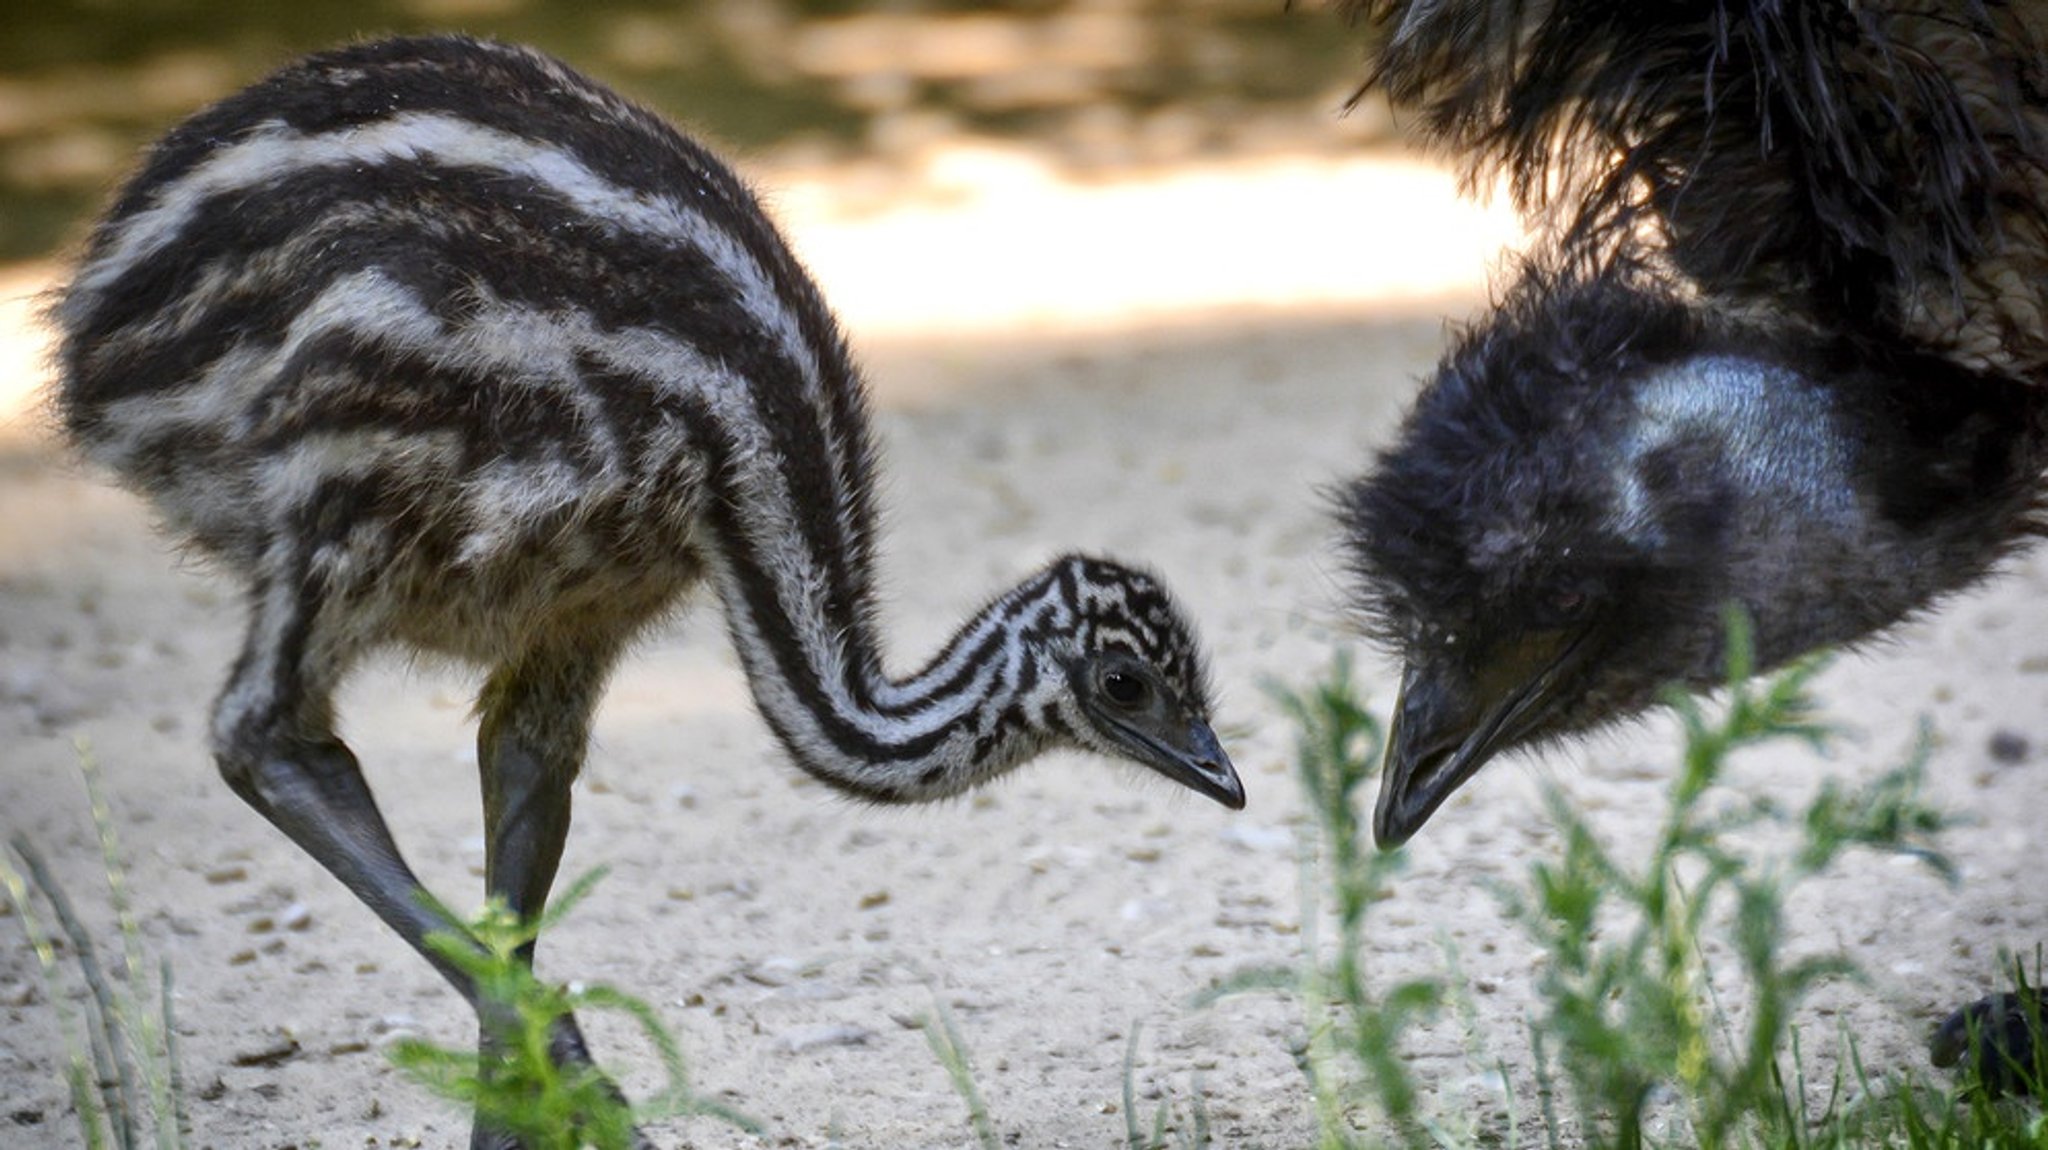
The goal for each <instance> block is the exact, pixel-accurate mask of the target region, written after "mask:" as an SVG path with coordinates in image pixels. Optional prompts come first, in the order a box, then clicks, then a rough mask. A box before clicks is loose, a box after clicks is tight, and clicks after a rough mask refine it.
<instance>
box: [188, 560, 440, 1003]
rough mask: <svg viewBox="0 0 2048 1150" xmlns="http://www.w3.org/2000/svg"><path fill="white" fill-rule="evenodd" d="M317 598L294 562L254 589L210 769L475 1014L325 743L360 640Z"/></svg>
mask: <svg viewBox="0 0 2048 1150" xmlns="http://www.w3.org/2000/svg"><path fill="white" fill-rule="evenodd" d="M325 591H326V588H325V584H324V582H323V581H321V580H320V579H318V578H317V577H309V576H308V574H307V564H305V563H304V562H302V561H296V559H295V560H294V561H286V562H280V563H277V564H274V565H272V567H271V573H270V574H268V575H265V576H262V577H259V578H257V579H256V580H255V582H254V585H253V587H252V588H251V593H250V597H249V598H250V612H249V614H250V617H249V634H248V637H247V639H246V641H245V643H244V646H243V649H242V653H241V656H240V657H239V658H238V659H237V660H236V662H235V667H234V670H233V672H232V673H231V674H230V675H229V678H228V684H227V687H226V689H225V690H223V691H222V692H221V697H220V702H219V704H218V705H217V706H216V707H215V710H214V725H213V744H214V759H215V762H216V764H217V765H218V767H219V769H220V773H221V777H222V778H223V779H225V780H226V782H227V784H228V786H229V788H231V789H232V790H233V791H234V792H235V793H236V794H237V795H240V796H241V797H242V800H243V801H244V802H246V803H248V804H249V805H250V806H251V807H254V808H255V809H256V811H257V812H258V813H259V814H261V815H262V816H263V817H264V818H266V819H269V820H270V822H271V824H272V825H274V826H276V827H277V829H278V830H280V831H283V832H284V834H285V837H286V838H289V839H290V840H292V842H293V843H295V844H297V846H298V847H299V849H300V850H303V851H305V852H306V853H307V854H309V855H311V856H312V857H313V859H314V861H316V862H318V863H319V864H320V865H321V866H323V867H325V868H327V871H328V873H330V874H332V875H333V876H334V877H335V878H338V879H340V880H341V883H342V885H343V886H346V887H347V888H348V889H349V890H350V892H352V893H353V894H354V895H355V896H356V898H358V899H360V900H361V901H362V903H363V905H365V906H367V907H369V908H370V909H371V910H372V911H374V912H375V913H376V915H377V917H378V918H381V919H383V920H384V923H385V925H387V926H389V927H390V928H391V929H392V930H394V931H397V932H398V936H399V937H400V938H402V939H404V940H405V941H406V942H407V943H408V944H409V945H411V946H412V948H413V949H414V950H417V951H419V952H420V954H422V955H423V956H425V957H426V959H427V961H428V962H430V963H432V964H433V966H434V968H435V969H436V970H438V971H440V972H441V976H442V977H443V978H446V979H447V980H448V982H449V983H450V984H451V985H453V986H454V987H455V989H456V990H457V991H459V992H461V994H462V996H463V997H464V998H467V999H469V1000H470V1002H471V1004H472V1005H474V1004H475V1001H476V988H475V986H474V985H473V984H472V983H471V980H470V978H469V976H468V975H466V974H464V973H462V971H460V970H459V969H457V968H456V967H454V966H452V965H450V964H449V963H448V961H447V960H446V959H444V958H442V957H440V956H438V955H436V954H434V953H433V952H432V951H431V950H429V949H428V948H427V946H426V937H427V935H428V934H429V933H432V932H435V931H441V930H446V929H448V924H447V923H446V922H444V921H443V920H442V919H441V917H440V916H439V915H437V914H436V913H434V912H433V911H432V910H430V909H428V906H427V904H426V903H425V902H423V901H422V898H421V896H422V894H423V893H424V890H423V888H422V887H421V886H420V881H419V879H418V878H417V877H416V876H415V875H414V874H413V872H412V868H411V867H409V866H407V865H406V862H405V858H404V856H402V855H401V854H400V853H399V850H398V844H397V843H396V842H395V841H393V839H392V837H391V830H390V828H389V827H388V826H387V825H386V824H385V822H384V815H383V812H381V811H379V810H378V809H377V801H376V799H375V798H374V797H373V796H372V795H371V794H370V787H369V784H368V782H366V781H365V780H364V778H363V772H362V767H361V765H360V764H359V763H358V762H357V761H356V757H355V754H354V753H353V752H351V751H350V750H349V749H348V747H347V746H346V745H344V744H343V743H342V741H341V740H340V739H339V738H338V737H336V736H335V734H334V720H333V692H334V687H335V683H336V679H337V678H338V676H339V675H340V673H341V671H342V670H343V669H345V668H346V666H347V665H348V664H349V663H350V662H352V661H353V658H354V656H355V654H356V653H357V651H356V648H357V647H359V646H360V644H358V643H352V642H350V640H349V637H350V636H351V635H359V634H363V633H365V631H366V630H367V628H365V627H362V626H357V627H353V628H352V627H349V626H347V625H342V626H336V625H335V623H334V621H333V620H332V619H331V618H330V617H329V614H328V612H326V611H324V610H323V607H324V606H325V602H324V600H325V599H326V598H327V596H326V594H325ZM350 622H355V623H358V624H367V623H369V622H371V620H352V621H350Z"/></svg>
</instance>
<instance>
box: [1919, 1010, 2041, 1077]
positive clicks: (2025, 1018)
mask: <svg viewBox="0 0 2048 1150" xmlns="http://www.w3.org/2000/svg"><path fill="white" fill-rule="evenodd" d="M1928 1053H1929V1054H1930V1055H1931V1056H1932V1058H1933V1060H1934V1064H1935V1065H1936V1066H1940V1067H1950V1066H1957V1065H1960V1066H1962V1067H1963V1069H1964V1072H1965V1073H1967V1074H1969V1075H1970V1076H1971V1077H1973V1078H1974V1079H1975V1080H1976V1081H1978V1082H1980V1083H1982V1084H1983V1086H1984V1091H1985V1093H1987V1094H1989V1095H1990V1096H1991V1097H1993V1098H1997V1097H1999V1096H2001V1095H2005V1094H2027V1093H2033V1094H2037V1095H2041V1096H2044V1097H2048V997H2044V996H2043V994H2042V992H2041V989H2040V988H2039V987H2033V988H2029V989H2024V990H2021V991H2017V992H2010V993H2005V994H1991V995H1986V996H1985V997H1983V998H1980V999H1978V1000H1977V1001H1975V1002H1973V1003H1971V1004H1970V1005H1968V1006H1965V1007H1963V1008H1962V1009H1961V1010H1958V1011H1956V1012H1955V1013H1954V1014H1951V1015H1949V1016H1948V1018H1947V1019H1945V1020H1943V1022H1942V1024H1941V1026H1940V1027H1938V1028H1936V1030H1935V1032H1934V1038H1933V1039H1932V1040H1931V1041H1930V1042H1929V1043H1928Z"/></svg>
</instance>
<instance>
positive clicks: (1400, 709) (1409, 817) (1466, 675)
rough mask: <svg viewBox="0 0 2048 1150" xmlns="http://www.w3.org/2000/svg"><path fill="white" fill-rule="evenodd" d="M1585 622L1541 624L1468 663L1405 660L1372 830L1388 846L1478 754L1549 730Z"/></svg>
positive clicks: (1577, 659) (1478, 761)
mask: <svg viewBox="0 0 2048 1150" xmlns="http://www.w3.org/2000/svg"><path fill="white" fill-rule="evenodd" d="M1591 636H1592V631H1591V630H1590V629H1582V630H1570V631H1543V632H1535V633H1532V634H1529V635H1526V636H1523V637H1521V638H1519V639H1517V640H1514V641H1512V642H1510V643H1506V644H1502V645H1500V646H1499V647H1498V648H1495V649H1491V650H1482V651H1477V652H1475V653H1474V655H1475V657H1474V658H1472V659H1471V660H1470V661H1469V662H1467V661H1463V660H1457V659H1440V660H1438V661H1436V662H1434V663H1427V664H1424V663H1414V662H1411V663H1409V665H1408V667H1407V670H1406V671H1405V672H1404V673H1403V674H1402V676H1401V694H1400V697H1399V698H1398V699H1396V700H1395V702H1394V722H1393V727H1392V729H1391V730H1390V731H1389V732H1388V734H1387V758H1386V765H1385V766H1384V767H1383V768H1382V769H1381V777H1380V797H1379V802H1378V803H1377V804H1376V805H1375V806H1374V808H1373V817H1372V831H1373V837H1374V839H1376V840H1377V841H1378V843H1379V846H1380V849H1381V850H1391V849H1392V848H1394V847H1397V846H1400V845H1401V844H1402V843H1404V842H1407V841H1408V840H1409V839H1410V838H1412V837H1414V835H1415V832H1417V831H1419V830H1421V829H1422V824H1424V823H1426V822H1428V821H1429V816H1430V815H1432V814H1435V813H1436V809H1437V808H1438V807H1440V806H1442V805H1443V803H1444V800H1445V799H1448V798H1450V797H1451V795H1452V793H1453V792H1455V791H1456V790H1457V789H1458V788H1459V787H1461V786H1463V785H1465V782H1466V780H1468V779H1470V778H1471V777H1472V776H1473V775H1474V774H1475V773H1477V772H1478V770H1479V768H1480V767H1482V766H1485V765H1486V763H1487V761H1488V760H1490V759H1492V758H1493V756H1495V755H1497V754H1499V753H1500V752H1502V751H1504V750H1507V749H1508V748H1510V747H1513V746H1516V745H1518V744H1520V743H1522V742H1525V741H1527V740H1528V739H1529V738H1530V737H1531V736H1532V735H1536V734H1540V733H1542V732H1544V731H1546V730H1551V729H1555V728H1554V725H1553V723H1552V719H1553V718H1554V717H1555V716H1556V715H1557V713H1558V711H1559V710H1560V707H1561V705H1562V704H1563V703H1564V701H1565V698H1566V696H1565V691H1566V690H1567V688H1568V685H1569V684H1570V682H1571V681H1572V680H1573V679H1575V678H1576V675H1575V672H1576V671H1577V670H1578V668H1579V667H1580V666H1581V665H1583V664H1584V662H1585V661H1586V658H1587V656H1588V655H1589V654H1590V653H1591V652H1592V650H1593V649H1594V647H1595V644H1593V643H1591V642H1589V641H1588V640H1589V639H1590V638H1591Z"/></svg>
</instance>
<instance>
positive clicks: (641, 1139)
mask: <svg viewBox="0 0 2048 1150" xmlns="http://www.w3.org/2000/svg"><path fill="white" fill-rule="evenodd" d="M478 1018H479V1020H480V1028H479V1033H478V1036H477V1064H478V1067H479V1072H480V1074H481V1076H482V1077H483V1078H484V1079H485V1080H486V1081H488V1080H490V1078H491V1077H492V1074H493V1070H494V1068H497V1067H501V1066H502V1065H503V1064H504V1063H505V1061H506V1057H507V1051H506V1048H507V1046H508V1044H510V1043H512V1042H516V1041H517V1040H518V1037H519V1033H520V1022H519V1019H518V1018H517V1017H516V1015H515V1014H513V1013H511V1012H510V1011H509V1010H508V1009H507V1008H504V1007H503V1006H501V1005H499V1004H495V1003H491V1002H488V1001H486V1002H483V1003H480V1004H479V1006H478ZM548 1061H549V1062H551V1063H553V1064H554V1066H555V1067H556V1070H557V1072H558V1073H559V1074H560V1075H561V1076H562V1078H563V1079H565V1080H574V1079H582V1078H586V1077H595V1078H596V1079H597V1081H598V1083H599V1085H600V1087H601V1088H602V1089H603V1091H604V1093H605V1096H606V1097H607V1098H608V1099H609V1100H610V1101H611V1102H612V1103H613V1104H614V1105H615V1106H616V1107H617V1109H618V1110H620V1111H624V1110H628V1109H630V1104H629V1103H628V1102H627V1101H626V1095H625V1092H624V1091H622V1090H620V1089H619V1086H618V1084H617V1083H616V1082H613V1081H612V1079H611V1077H610V1076H609V1075H607V1074H605V1073H604V1072H603V1071H601V1070H599V1069H598V1068H597V1061H596V1060H595V1059H593V1058H592V1057H591V1055H590V1044H589V1043H588V1042H587V1041H586V1040H585V1039H584V1037H583V1029H582V1027H580V1026H578V1025H577V1024H576V1016H575V1015H573V1014H565V1015H562V1016H561V1017H559V1018H557V1019H555V1020H554V1023H553V1025H552V1026H551V1027H550V1028H549V1031H548ZM532 1085H533V1084H532V1083H530V1082H520V1083H515V1084H509V1085H503V1086H501V1087H500V1089H506V1090H519V1089H527V1088H530V1087H531V1086H532ZM570 1122H571V1124H572V1126H573V1127H574V1128H575V1131H576V1132H577V1133H580V1134H584V1135H586V1138H585V1141H591V1139H590V1138H588V1137H587V1136H588V1134H589V1133H590V1131H589V1130H587V1129H586V1128H585V1127H586V1123H587V1116H586V1115H583V1114H578V1115H575V1116H573V1117H572V1118H571V1119H570ZM632 1133H633V1142H632V1146H633V1150H655V1145H654V1143H653V1142H652V1141H651V1140H649V1139H648V1137H647V1135H645V1134H643V1133H641V1131H640V1130H639V1128H638V1127H637V1126H636V1127H635V1128H634V1129H633V1132H632ZM580 1144H582V1143H579V1145H580ZM469 1150H531V1148H530V1147H529V1146H528V1145H527V1144H526V1143H525V1142H522V1141H520V1138H519V1134H518V1132H516V1131H510V1130H503V1129H500V1128H498V1127H497V1126H495V1125H493V1124H492V1122H491V1121H490V1118H489V1117H488V1116H487V1115H486V1114H485V1113H484V1111H483V1109H482V1108H481V1107H479V1108H478V1110H477V1113H476V1120H475V1123H474V1125H472V1126H471V1127H470V1134H469Z"/></svg>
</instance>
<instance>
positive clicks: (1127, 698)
mask: <svg viewBox="0 0 2048 1150" xmlns="http://www.w3.org/2000/svg"><path fill="white" fill-rule="evenodd" d="M1148 693H1149V691H1148V690H1147V688H1146V686H1145V680H1143V679H1140V678H1139V677H1138V676H1136V675H1133V674H1131V673H1130V672H1129V671H1110V672H1108V673H1107V674H1105V675H1103V676H1102V694H1103V697H1104V698H1106V699H1108V700H1109V701H1110V702H1112V703H1115V704H1116V705H1117V706H1119V707H1126V708H1130V707H1136V706H1138V705H1139V704H1141V703H1143V702H1144V701H1145V696H1146V695H1147V694H1148Z"/></svg>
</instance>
